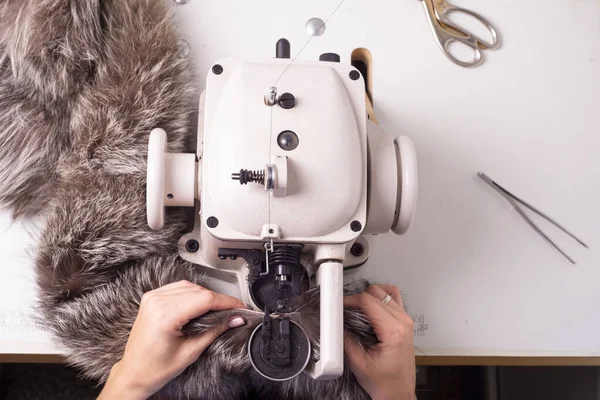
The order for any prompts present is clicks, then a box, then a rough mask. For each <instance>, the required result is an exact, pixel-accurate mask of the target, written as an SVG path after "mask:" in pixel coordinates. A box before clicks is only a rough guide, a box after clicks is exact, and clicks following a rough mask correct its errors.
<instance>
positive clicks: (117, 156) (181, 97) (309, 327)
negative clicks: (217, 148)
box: [0, 0, 377, 400]
mask: <svg viewBox="0 0 600 400" xmlns="http://www.w3.org/2000/svg"><path fill="white" fill-rule="evenodd" d="M177 40H178V38H177V35H176V33H175V31H174V30H173V27H172V22H171V17H170V15H169V11H168V7H167V6H166V5H165V4H164V2H163V1H162V0H85V1H81V0H0V204H2V205H3V206H4V207H6V208H7V209H9V210H11V211H12V213H13V216H14V217H15V218H20V217H29V216H35V215H38V216H43V217H44V218H43V219H44V226H43V232H42V234H41V236H40V243H39V248H38V249H37V252H36V256H35V268H36V274H37V282H38V287H39V310H40V318H42V319H43V321H44V323H45V325H46V326H48V327H49V328H50V330H51V332H52V333H53V336H54V338H55V339H56V340H57V342H58V343H60V345H62V347H63V348H64V349H65V350H66V352H67V356H68V360H69V362H70V363H71V364H73V365H75V366H77V367H79V368H80V369H81V371H82V372H83V374H84V375H85V376H87V377H91V378H94V379H96V380H98V382H99V383H102V382H104V381H105V380H106V378H107V376H108V373H109V371H110V369H111V367H112V365H113V364H114V363H116V362H117V361H118V360H119V359H120V358H121V356H122V354H123V351H124V348H125V344H126V342H127V338H128V335H129V330H130V329H131V326H132V324H133V321H134V319H135V317H136V314H137V310H138V307H139V302H140V299H141V297H142V295H143V293H145V292H147V291H149V290H152V289H156V288H158V287H161V286H163V285H165V284H167V283H171V282H175V281H179V280H182V279H187V280H190V281H193V282H196V283H203V276H202V274H201V273H200V272H199V271H198V269H197V268H196V267H195V266H194V265H191V264H189V263H187V262H185V261H183V260H182V259H180V258H179V257H178V256H177V240H178V239H179V237H180V236H181V234H182V233H183V232H185V231H186V228H187V224H186V221H188V220H189V218H186V212H185V211H182V210H175V211H169V213H168V215H167V223H166V224H165V226H166V228H165V229H163V230H161V231H159V232H154V231H151V230H150V229H149V228H148V227H147V224H146V217H145V215H146V214H145V179H146V178H145V175H146V151H147V142H148V135H149V132H150V131H151V130H152V129H153V128H155V127H161V128H163V129H165V130H166V131H167V133H168V136H169V146H170V150H171V151H177V152H182V151H193V144H192V140H193V137H192V136H193V135H190V132H193V129H192V120H193V118H194V111H195V109H196V106H197V104H196V96H197V94H196V90H195V85H194V83H193V77H192V75H191V72H190V70H191V68H190V65H189V64H188V61H187V60H185V59H183V58H181V57H180V55H179V52H178V46H177ZM352 290H354V291H361V290H364V287H355V288H353V289H352ZM318 299H319V296H318V291H315V290H313V291H311V292H309V293H307V294H305V295H304V298H303V306H302V309H301V310H300V311H298V312H296V313H294V314H292V315H291V317H292V318H293V319H295V320H297V321H298V322H299V323H300V324H301V325H302V326H303V328H304V329H305V330H306V331H307V332H308V335H309V337H310V339H311V341H312V342H313V347H314V348H315V354H314V356H315V357H318V336H319V322H318V321H319V302H318ZM234 312H235V313H236V314H239V313H242V314H243V315H244V316H245V317H246V319H247V321H248V324H247V325H246V326H245V327H242V328H237V329H234V330H230V331H228V332H227V333H226V334H224V335H222V336H221V337H219V338H218V339H217V341H216V342H215V343H214V344H213V345H211V346H210V347H209V349H208V350H207V351H206V352H205V353H204V354H203V355H202V356H201V358H200V359H199V360H198V361H197V362H196V363H195V364H193V365H192V366H190V367H189V368H188V369H187V370H186V371H185V372H184V373H183V374H182V375H181V376H180V377H178V378H176V379H175V380H174V381H172V382H171V383H170V384H169V385H167V387H165V388H164V389H163V390H161V391H160V392H159V393H158V394H157V395H156V398H161V399H162V398H166V399H178V398H183V399H202V400H213V399H215V400H216V399H232V400H233V399H243V398H289V399H299V400H304V399H306V400H308V399H313V398H314V399H322V398H327V399H329V398H336V399H339V400H350V399H353V400H354V399H358V400H360V399H368V396H367V394H366V393H365V392H364V391H363V389H362V388H361V387H360V386H359V385H358V383H357V382H356V380H355V378H354V377H353V375H352V373H351V372H350V370H349V368H347V367H346V368H345V373H344V376H343V377H341V378H339V379H337V380H335V381H330V382H321V381H314V380H312V379H310V378H308V377H307V376H306V375H303V374H301V375H300V376H298V377H296V378H294V379H292V380H290V381H287V382H283V383H276V382H272V381H268V380H266V379H264V378H262V377H260V376H259V375H258V374H257V373H255V372H254V371H253V369H252V367H251V365H250V363H249V360H248V357H247V354H246V352H247V349H246V342H247V340H248V338H249V335H250V333H251V332H252V330H253V329H254V327H256V326H257V325H258V324H259V323H260V322H261V318H262V316H261V314H260V313H257V312H253V311H249V310H236V311H227V312H218V313H209V314H207V315H205V316H203V317H200V318H198V319H197V320H194V321H192V322H190V323H189V324H188V325H186V327H185V328H184V331H185V333H186V334H188V335H192V336H193V335H198V334H200V333H202V332H203V331H205V330H206V329H208V328H210V327H211V326H214V325H215V324H218V323H222V321H224V320H225V319H227V318H228V317H229V316H230V315H232V313H234ZM344 323H345V329H346V334H348V335H352V336H354V337H356V338H357V339H358V340H359V342H360V343H361V344H362V345H363V346H365V347H368V346H371V345H374V344H375V343H376V342H377V340H376V337H375V335H374V333H373V331H372V329H371V328H370V326H369V324H368V321H367V320H366V319H365V317H364V316H363V315H362V314H361V313H360V312H358V311H355V310H346V312H345V319H344Z"/></svg>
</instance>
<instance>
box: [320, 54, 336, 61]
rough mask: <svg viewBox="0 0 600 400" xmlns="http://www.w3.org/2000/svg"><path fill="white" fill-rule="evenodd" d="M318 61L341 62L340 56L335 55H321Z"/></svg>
mask: <svg viewBox="0 0 600 400" xmlns="http://www.w3.org/2000/svg"><path fill="white" fill-rule="evenodd" d="M319 61H327V62H337V63H339V62H340V61H341V58H340V55H339V54H335V53H325V54H321V56H320V57H319Z"/></svg>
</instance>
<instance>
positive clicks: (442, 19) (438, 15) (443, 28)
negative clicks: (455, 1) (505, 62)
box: [421, 0, 500, 67]
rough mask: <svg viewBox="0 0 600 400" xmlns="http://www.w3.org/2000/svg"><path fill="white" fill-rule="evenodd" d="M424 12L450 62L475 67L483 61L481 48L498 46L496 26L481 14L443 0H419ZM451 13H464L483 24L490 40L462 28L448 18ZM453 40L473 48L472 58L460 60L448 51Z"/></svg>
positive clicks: (488, 48)
mask: <svg viewBox="0 0 600 400" xmlns="http://www.w3.org/2000/svg"><path fill="white" fill-rule="evenodd" d="M421 1H422V2H423V7H425V12H426V13H427V17H428V21H429V26H430V27H431V30H432V32H433V34H434V36H435V38H436V41H437V42H438V45H439V46H440V48H441V49H442V51H443V52H444V54H445V55H446V57H448V58H449V59H450V60H451V61H452V62H454V63H455V64H458V65H460V66H461V67H476V66H478V65H479V64H481V62H482V61H483V54H482V50H495V49H497V48H498V47H500V40H499V38H498V33H497V31H496V28H494V26H493V25H492V24H491V23H490V22H489V21H488V20H487V19H486V18H484V17H482V16H481V15H479V14H477V13H475V12H473V11H471V10H467V9H466V8H462V7H457V6H454V5H452V4H450V3H448V2H447V1H445V0H421ZM452 13H461V14H466V15H468V16H470V17H472V18H474V19H476V20H477V21H479V22H480V23H481V24H483V26H485V27H486V28H487V29H488V31H489V32H490V34H491V36H492V41H491V42H488V41H486V40H483V39H481V38H480V37H478V36H477V35H475V34H473V33H471V32H468V31H466V30H464V29H463V28H461V27H459V26H457V25H456V24H454V23H453V22H452V21H450V20H449V19H448V16H449V15H450V14H452ZM454 42H460V43H462V44H464V45H466V46H468V47H470V48H471V49H472V50H473V58H472V59H471V60H469V61H462V60H459V59H458V58H456V57H455V56H454V55H453V54H452V53H451V52H450V50H449V49H450V45H451V44H452V43H454Z"/></svg>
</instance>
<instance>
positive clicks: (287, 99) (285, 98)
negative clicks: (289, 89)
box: [279, 93, 296, 110]
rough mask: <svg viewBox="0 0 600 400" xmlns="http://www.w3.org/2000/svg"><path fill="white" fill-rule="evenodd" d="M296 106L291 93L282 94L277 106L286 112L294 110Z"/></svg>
mask: <svg viewBox="0 0 600 400" xmlns="http://www.w3.org/2000/svg"><path fill="white" fill-rule="evenodd" d="M295 105H296V98H295V97H294V95H293V94H291V93H284V94H282V95H281V96H280V97H279V106H280V107H281V108H284V109H286V110H289V109H290V108H294V106H295Z"/></svg>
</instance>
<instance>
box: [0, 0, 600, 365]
mask: <svg viewBox="0 0 600 400" xmlns="http://www.w3.org/2000/svg"><path fill="white" fill-rule="evenodd" d="M337 4H338V1H337V0H333V1H332V0H327V1H324V0H308V1H297V2H288V1H280V0H268V1H242V0H235V1H234V0H225V1H224V0H221V1H209V0H190V1H189V3H188V4H185V5H180V6H175V7H174V8H175V12H176V16H177V17H178V18H179V20H180V21H181V24H180V26H181V28H182V29H183V30H184V37H185V39H186V40H187V41H188V42H189V43H190V46H191V54H190V57H193V59H194V61H195V63H196V69H197V71H198V76H199V77H200V78H199V81H203V77H204V76H205V75H206V73H207V71H208V70H209V68H210V66H211V65H212V64H213V63H214V62H216V61H217V60H218V59H220V58H224V57H236V58H239V59H244V58H257V57H272V56H273V55H274V54H273V53H274V48H275V42H276V41H277V40H278V39H279V38H280V37H286V38H288V39H289V40H290V42H291V43H292V54H296V52H297V51H298V50H299V49H300V47H301V46H302V45H303V44H304V42H305V41H306V40H307V39H308V36H307V34H306V33H305V31H304V24H305V22H306V21H307V20H308V19H309V18H311V17H314V16H318V17H322V18H326V17H327V16H328V15H329V14H330V13H331V11H332V10H333V9H334V8H335V7H336V6H337ZM455 4H460V5H461V6H464V7H466V8H469V9H471V10H474V11H477V12H479V13H481V14H483V15H485V16H486V17H488V18H489V19H490V20H491V21H492V22H493V23H494V24H495V26H496V27H497V28H498V31H499V32H500V34H501V37H502V43H503V46H502V48H501V49H500V50H498V51H495V52H486V53H485V57H486V62H485V64H484V65H483V66H481V67H479V68H477V69H463V68H460V67H458V66H456V65H454V64H452V63H451V62H450V61H448V60H447V59H446V58H445V57H444V56H443V54H442V53H441V52H440V50H439V49H438V48H437V45H436V43H435V42H434V39H433V36H432V34H431V32H430V30H429V27H428V24H427V21H426V19H425V14H424V11H423V7H422V5H421V4H420V3H419V2H418V1H416V0H393V1H392V0H378V1H368V2H367V1H358V0H346V2H345V3H344V4H343V5H342V6H341V7H340V9H339V11H338V12H337V13H336V14H335V15H334V17H333V18H332V19H331V20H330V21H329V23H328V24H327V32H326V33H325V35H324V36H322V37H318V38H315V39H314V40H313V41H311V43H310V44H309V45H308V46H307V47H306V49H305V51H304V52H303V53H302V55H301V56H300V58H301V59H316V58H317V57H318V55H319V54H321V53H325V52H336V53H339V54H341V55H342V61H346V62H348V61H349V57H350V53H351V52H352V50H353V49H355V48H358V47H366V48H368V49H370V50H371V52H372V54H373V58H374V79H373V81H374V82H373V83H374V96H375V109H376V113H377V116H378V118H379V120H380V124H381V126H382V127H384V128H385V129H386V130H388V131H390V132H394V133H396V134H402V135H407V136H410V137H411V138H412V140H413V141H414V143H415V145H416V148H417V152H418V156H419V179H420V182H419V185H420V186H419V204H418V215H417V218H416V220H415V223H414V226H413V228H412V229H411V230H410V231H409V233H408V234H407V235H406V236H403V237H396V236H393V235H384V236H379V237H377V238H375V239H374V240H372V246H373V254H372V256H371V259H370V261H369V263H368V264H367V265H365V266H363V267H361V268H360V269H359V270H356V271H355V272H352V273H349V274H348V278H349V279H353V278H358V277H365V278H369V279H371V280H372V281H374V282H383V283H392V284H396V285H398V286H400V288H401V289H402V291H403V294H404V295H405V302H406V305H407V306H408V308H409V310H410V312H411V313H412V314H413V316H414V317H415V319H416V321H417V324H416V326H417V328H422V329H417V332H416V334H417V337H416V345H417V347H418V352H419V354H424V355H459V356H561V357H564V356H585V357H591V356H600V314H599V312H598V309H599V306H600V251H599V250H598V249H599V248H600V211H599V210H600V207H599V205H600V185H599V184H600V158H599V157H598V156H597V153H598V149H600V117H599V115H600V3H599V2H598V1H595V0H577V1H574V0H570V1H569V0H551V1H548V0H528V1H521V0H505V1H492V0H479V1H477V0H456V1H455ZM478 170H482V171H484V172H486V173H487V174H488V175H490V176H491V177H492V178H494V179H495V180H497V181H498V182H499V183H500V184H502V185H503V186H505V187H506V188H507V189H509V190H511V191H512V192H513V193H515V194H517V195H518V196H520V197H522V198H524V199H526V200H527V201H529V202H530V203H532V204H533V205H535V206H536V207H538V208H539V209H541V210H543V211H545V212H546V213H548V214H549V215H551V216H552V217H553V218H555V219H557V220H558V221H560V222H561V223H562V224H564V225H565V226H566V227H567V228H568V229H570V230H572V231H574V232H575V233H576V234H577V235H578V236H580V237H581V238H582V239H583V240H584V241H586V242H587V243H588V244H589V245H590V249H589V250H584V249H581V248H580V247H579V246H578V245H577V244H576V243H575V242H573V241H572V240H570V239H569V238H568V237H566V236H564V235H563V234H561V233H559V232H558V231H557V230H555V229H554V228H552V227H550V226H549V225H548V224H545V223H542V224H541V226H542V227H543V228H544V229H545V230H546V231H547V232H548V234H549V235H550V236H551V237H552V238H554V239H556V240H557V242H558V243H559V245H560V246H561V247H563V248H564V250H566V251H567V252H568V253H569V254H570V255H571V256H572V257H573V258H574V259H575V260H577V262H578V265H577V266H573V265H571V264H570V263H569V262H568V261H567V260H565V259H564V258H563V257H562V256H561V255H560V254H559V253H558V252H556V251H555V250H554V249H553V248H551V247H550V245H549V244H547V243H546V242H545V241H544V240H543V239H542V238H541V237H540V236H538V235H537V234H536V233H535V232H534V231H533V230H532V229H530V228H529V227H528V226H527V225H526V224H525V223H524V222H523V221H522V220H521V219H520V218H519V217H518V215H517V214H516V212H515V211H514V210H512V209H511V207H510V206H509V205H508V204H507V203H506V202H505V201H504V200H503V199H502V198H501V197H500V196H499V195H497V194H496V193H495V192H494V191H493V190H492V189H491V188H489V187H488V186H486V185H485V184H483V182H481V181H480V180H479V179H478V178H477V177H476V172H477V171H478ZM537 220H539V219H536V221H537ZM9 224H10V222H9V220H8V218H7V216H6V215H4V216H1V217H0V255H1V257H0V353H56V352H57V350H56V349H55V348H54V347H52V346H51V345H50V343H49V340H48V336H47V334H46V333H44V332H43V329H40V328H43V327H38V326H36V325H35V324H33V323H32V322H31V320H30V319H28V318H27V316H26V314H27V313H28V310H29V307H30V305H31V304H32V300H33V297H34V284H33V273H32V271H31V265H32V263H31V260H30V258H28V256H27V251H26V250H27V249H28V248H29V247H28V246H29V245H28V244H27V243H32V240H33V239H31V238H29V237H28V236H27V234H25V233H24V231H23V229H22V227H20V226H19V225H18V224H17V225H14V226H12V227H10V228H8V229H6V227H8V226H9ZM3 228H4V229H3ZM28 240H29V241H28ZM33 243H34V242H33ZM18 310H22V312H19V311H18ZM23 313H24V314H25V316H24V317H23V316H22V315H23Z"/></svg>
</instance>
